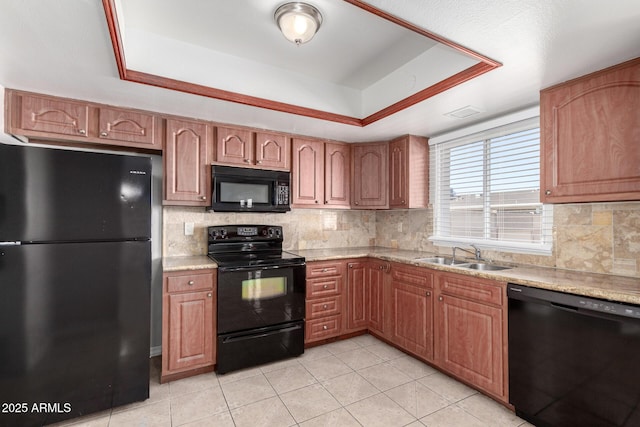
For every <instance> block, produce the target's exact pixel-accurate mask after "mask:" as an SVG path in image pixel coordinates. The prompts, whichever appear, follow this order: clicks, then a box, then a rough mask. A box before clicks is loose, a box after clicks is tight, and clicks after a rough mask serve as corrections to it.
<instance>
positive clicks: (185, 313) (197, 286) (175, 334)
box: [161, 270, 216, 382]
mask: <svg viewBox="0 0 640 427" xmlns="http://www.w3.org/2000/svg"><path fill="white" fill-rule="evenodd" d="M162 285H163V292H162V309H163V310H162V311H163V313H162V375H161V382H166V381H172V380H174V379H178V378H184V377H187V376H191V375H196V374H199V373H202V372H207V371H212V370H213V367H214V364H215V360H216V340H215V339H214V335H215V333H216V325H215V321H216V313H215V308H216V300H215V295H216V271H215V270H196V271H180V272H171V273H165V274H164V275H163V284H162Z"/></svg>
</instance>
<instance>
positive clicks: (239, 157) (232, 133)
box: [216, 127, 255, 166]
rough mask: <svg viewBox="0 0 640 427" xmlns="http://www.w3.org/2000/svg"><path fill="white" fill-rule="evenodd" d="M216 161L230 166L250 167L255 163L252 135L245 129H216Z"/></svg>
mask: <svg viewBox="0 0 640 427" xmlns="http://www.w3.org/2000/svg"><path fill="white" fill-rule="evenodd" d="M216 152H217V155H218V157H217V160H218V162H221V163H227V164H230V165H241V166H246V165H252V164H254V162H255V157H254V150H253V133H252V132H251V131H250V130H247V129H236V128H225V127H217V128H216Z"/></svg>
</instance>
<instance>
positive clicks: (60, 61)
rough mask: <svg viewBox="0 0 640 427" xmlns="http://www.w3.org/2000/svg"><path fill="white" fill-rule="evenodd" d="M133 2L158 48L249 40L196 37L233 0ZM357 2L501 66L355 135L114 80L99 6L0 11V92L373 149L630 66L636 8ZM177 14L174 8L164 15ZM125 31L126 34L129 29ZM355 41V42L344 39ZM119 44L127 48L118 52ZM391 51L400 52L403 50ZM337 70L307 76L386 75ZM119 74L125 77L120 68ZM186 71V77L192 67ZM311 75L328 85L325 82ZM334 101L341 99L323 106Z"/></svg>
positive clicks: (632, 4)
mask: <svg viewBox="0 0 640 427" xmlns="http://www.w3.org/2000/svg"><path fill="white" fill-rule="evenodd" d="M138 1H141V0H136V1H133V0H122V3H125V4H127V5H129V4H130V5H131V6H132V11H131V15H126V16H125V21H127V20H128V19H131V20H132V21H134V23H135V25H132V27H131V28H132V29H135V28H134V27H137V31H139V32H145V33H147V34H151V33H154V31H157V30H153V28H152V26H153V25H154V24H153V22H161V23H162V26H165V27H167V30H170V32H169V33H167V32H165V33H164V34H163V35H162V36H163V37H164V36H167V34H169V35H171V34H173V35H174V36H175V35H177V34H180V36H181V37H183V38H184V40H186V42H187V43H189V44H191V45H193V46H197V47H200V48H203V49H204V48H206V49H212V46H214V45H212V43H215V49H217V50H218V51H220V52H222V53H224V54H226V55H230V56H231V55H232V54H233V53H234V51H235V46H237V44H236V39H237V38H238V39H239V38H241V37H248V36H251V35H252V31H253V30H251V31H249V30H246V31H242V30H243V29H246V28H247V26H248V24H247V25H243V26H242V27H241V28H240V30H241V31H239V32H236V33H234V36H233V37H228V38H222V37H217V38H216V39H214V40H211V39H210V38H209V37H210V35H208V34H203V31H202V30H200V29H199V28H206V26H207V23H208V22H209V21H210V22H211V23H212V25H214V24H215V25H214V26H219V27H218V28H222V29H225V30H227V31H232V30H234V29H233V28H230V27H229V26H228V24H229V23H230V22H231V20H230V19H225V18H227V17H228V14H229V12H225V10H224V8H225V7H228V6H229V5H232V4H233V5H235V4H237V3H240V2H239V1H237V0H236V1H233V2H231V1H229V0H217V1H203V0H200V1H197V0H186V1H180V2H176V1H171V2H169V1H168V0H162V3H159V1H160V0H158V2H154V4H155V6H154V7H153V8H151V9H149V8H145V9H146V11H143V12H144V13H141V12H140V11H137V12H136V11H135V6H136V4H139V3H137V2H138ZM247 1H248V2H249V3H252V4H255V5H262V6H258V7H264V8H265V11H266V12H265V13H268V14H269V15H271V14H272V11H271V9H272V8H273V6H272V5H271V3H274V2H273V1H272V0H268V1H267V0H247ZM332 1H333V2H334V0H318V3H321V4H323V5H324V6H322V8H323V13H324V14H325V19H327V21H326V27H323V28H321V30H320V32H319V33H318V35H317V36H316V37H317V38H319V37H320V36H321V35H323V32H325V33H326V34H327V37H329V35H330V34H331V32H330V31H328V29H329V28H331V27H330V25H329V23H330V22H331V20H333V19H334V16H333V15H331V13H329V12H330V7H329V6H326V5H330V4H331V3H332ZM275 3H278V4H279V3H280V2H277V1H275ZM367 3H369V4H371V5H373V6H374V7H377V8H379V9H381V10H383V11H386V12H388V13H390V14H393V15H395V16H398V17H400V18H402V19H404V20H407V21H409V22H411V23H413V24H415V25H417V26H419V27H421V28H424V29H426V30H428V31H430V32H432V33H435V34H438V35H440V36H442V37H445V38H447V39H449V40H452V41H453V42H456V43H458V44H460V45H463V46H466V47H467V48H469V49H471V50H473V51H476V52H478V53H480V54H482V55H485V56H486V57H489V58H491V59H494V60H496V61H498V62H501V63H502V64H503V66H502V67H500V68H497V69H495V70H493V71H490V72H489V73H487V74H484V75H482V76H480V77H478V78H476V79H473V80H471V81H468V82H466V83H463V84H462V85H459V86H457V87H455V88H453V89H450V90H449V91H447V92H445V93H442V94H439V95H437V96H435V97H433V98H430V99H428V100H426V101H423V102H421V103H419V104H417V105H414V106H412V107H410V108H408V109H406V110H403V111H401V112H399V113H396V114H394V115H392V116H389V117H386V118H384V119H382V120H380V121H378V122H375V123H373V124H370V125H368V126H365V127H363V128H362V127H357V126H352V125H344V124H339V123H334V122H329V121H325V120H319V119H312V118H308V117H302V116H296V115H292V114H287V113H280V112H276V111H271V110H266V109H262V108H257V107H251V106H246V105H241V104H236V103H230V102H226V101H220V100H215V99H210V98H205V97H202V96H197V95H190V94H185V93H181V92H175V91H171V90H167V89H162V88H156V87H151V86H147V85H141V84H136V83H131V82H126V81H121V80H119V78H118V70H117V67H116V63H115V60H114V53H113V48H112V45H111V40H110V38H109V32H108V29H107V25H106V20H105V13H104V9H103V7H102V3H101V2H100V1H98V0H74V1H55V2H53V1H43V0H3V2H2V10H1V12H0V85H1V86H4V87H6V88H15V89H22V90H29V91H34V92H39V93H47V94H52V95H57V96H63V97H69V98H77V99H86V100H92V101H96V102H102V103H107V104H112V105H121V106H128V107H134V108H140V109H146V110H151V111H158V112H162V113H167V114H176V115H181V116H187V117H195V118H201V119H206V120H212V121H217V122H224V123H232V124H239V125H246V126H254V127H259V128H266V129H273V130H281V131H286V132H292V133H297V134H304V135H311V136H318V137H324V138H330V139H337V140H343V141H371V140H380V139H388V138H391V137H395V136H397V135H401V134H406V133H411V134H416V135H424V136H428V137H432V136H436V135H439V134H442V133H444V132H447V131H450V130H453V129H458V128H461V127H465V126H468V125H470V124H473V123H476V122H479V121H483V120H487V119H489V118H493V117H496V116H500V115H502V114H505V113H508V112H512V111H516V110H520V109H522V108H525V107H529V106H532V105H536V104H537V103H538V97H539V90H540V89H542V88H545V87H548V86H551V85H554V84H557V83H560V82H562V81H565V80H568V79H570V78H574V77H578V76H580V75H583V74H586V73H588V72H591V71H595V70H598V69H602V68H605V67H607V66H610V65H613V64H616V63H619V62H622V61H625V60H628V59H632V58H635V57H638V56H640V25H638V22H640V2H638V0H616V1H613V2H605V1H602V0H564V1H557V0H518V1H506V0H502V1H500V0H401V1H400V0H369V1H367ZM178 4H179V5H180V8H178V9H175V10H173V9H171V8H170V7H171V5H178ZM196 5H205V6H206V7H210V8H211V9H210V10H209V11H208V12H207V13H202V12H196V15H195V16H194V15H192V14H191V15H190V13H191V10H192V9H193V8H194V7H196ZM161 6H162V7H161ZM267 6H269V7H268V10H267ZM126 7H129V6H126ZM154 10H155V11H158V10H160V11H162V12H164V13H158V14H157V16H154V17H153V19H148V21H145V19H144V18H145V17H148V18H151V17H149V16H148V13H150V11H151V12H153V11H154ZM179 14H182V15H184V16H187V17H188V16H191V17H192V18H193V20H192V21H191V22H190V23H189V24H188V25H184V24H182V25H177V24H175V22H177V21H178V20H175V19H174V20H173V23H172V22H171V21H172V18H173V17H176V16H178V15H179ZM257 15H258V14H256V13H251V14H249V15H248V16H247V18H248V19H249V20H250V21H249V22H251V25H252V26H256V27H260V26H268V27H269V28H271V26H273V25H274V24H273V22H272V21H269V22H266V23H265V22H264V19H261V18H259V17H258V16H257ZM341 16H342V14H341ZM134 17H136V18H134ZM214 17H215V19H214ZM208 18H211V19H210V20H209V19H208ZM335 19H338V18H337V17H336V18H335ZM163 20H164V21H163ZM123 24H124V25H125V26H126V25H129V23H128V22H124V23H123ZM132 24H133V23H132ZM323 25H324V24H323ZM232 27H233V26H232ZM196 29H197V30H196ZM235 30H237V28H236V29H235ZM235 30H234V31H235ZM325 30H326V31H325ZM357 34H358V36H362V38H363V39H367V41H370V39H371V38H372V37H373V36H374V34H370V33H367V32H366V30H363V29H362V28H359V29H358V31H357ZM375 35H378V33H377V32H376V34H375ZM278 36H279V37H280V38H282V36H281V35H278ZM394 37H395V36H392V35H391V34H388V35H386V36H383V37H382V40H379V41H376V42H375V43H369V44H366V43H365V44H364V45H363V46H364V47H361V48H358V49H359V50H358V51H360V50H362V53H363V56H364V57H367V56H368V57H370V56H371V55H372V54H371V52H367V51H366V50H367V46H371V45H375V44H378V43H386V42H389V43H392V44H394V43H397V42H396V41H395V40H394V41H392V39H393V38H394ZM356 38H357V37H356V36H354V40H355V39H356ZM249 40H251V39H249ZM282 41H283V42H284V43H285V44H283V45H282V47H280V48H277V49H283V50H286V49H289V50H290V49H291V48H293V49H294V50H295V49H299V50H301V49H304V48H306V47H311V46H313V43H315V42H316V41H317V40H316V39H315V38H314V40H312V41H311V42H310V43H309V44H308V45H305V46H301V47H300V48H296V47H295V46H293V45H289V44H288V43H287V42H286V40H284V38H282ZM128 42H129V41H127V40H126V39H125V44H126V43H128ZM238 43H239V41H238ZM401 44H403V46H404V45H405V44H404V42H401ZM249 45H251V43H249ZM318 45H319V44H318ZM148 50H149V54H148V56H149V57H154V56H155V57H158V58H161V61H160V60H158V62H163V61H164V62H170V61H171V58H167V57H166V56H163V53H164V52H157V51H155V50H153V49H148ZM386 50H387V51H389V52H392V53H393V55H394V56H397V57H399V61H401V62H402V61H406V60H407V59H410V58H411V57H412V56H413V55H415V52H416V51H413V50H409V49H407V51H406V52H405V51H403V50H402V51H401V50H400V49H397V48H393V47H392V46H390V47H388V48H387V49H386ZM248 55H252V56H249V57H248V59H247V58H245V59H247V60H250V61H253V62H254V63H255V62H260V63H264V64H266V66H270V67H275V66H279V64H280V62H278V60H275V61H276V62H275V64H274V62H273V61H274V59H273V58H277V57H278V55H279V53H278V52H276V48H275V47H274V48H273V49H269V51H268V52H265V49H264V48H261V49H258V51H255V50H254V51H253V53H250V54H248ZM374 56H375V55H374ZM127 61H129V57H127ZM131 61H135V60H134V59H131ZM269 61H271V62H269ZM343 62H345V57H344V54H338V53H337V51H336V54H334V55H332V56H331V57H330V59H328V60H326V62H325V63H322V64H320V65H317V68H318V70H320V69H321V68H322V67H325V66H328V67H327V68H328V71H330V72H332V73H333V75H332V77H329V79H331V81H332V82H337V83H339V84H341V85H344V86H345V87H346V86H350V89H349V90H351V89H353V90H360V89H362V88H363V87H367V85H370V82H371V81H375V79H377V78H379V76H380V75H383V74H384V72H386V70H385V69H384V67H385V66H387V65H388V63H387V62H386V61H382V62H380V61H379V62H378V63H377V65H376V64H375V63H374V64H372V65H371V69H372V71H374V70H382V71H375V72H372V73H371V74H370V75H369V77H367V76H364V77H362V76H359V77H354V74H353V73H352V71H353V70H351V71H349V70H348V69H347V70H345V69H341V68H340V67H338V66H337V65H338V64H341V63H343ZM174 63H175V62H174ZM185 64H186V63H185ZM127 66H128V67H129V68H133V67H132V64H130V63H129V62H127ZM360 67H361V66H358V67H356V68H360ZM380 67H382V68H380ZM177 68H178V69H179V68H180V67H177ZM184 68H185V69H184V72H185V74H188V73H187V72H188V71H190V69H191V68H193V67H192V66H185V67H184ZM381 73H382V74H381ZM321 75H322V76H325V77H323V78H327V77H326V75H327V74H326V71H323V72H322V73H321ZM309 78H318V76H310V77H309ZM367 78H370V79H373V80H366V79H367ZM268 84H269V83H268V82H267V83H265V82H264V81H261V78H260V77H257V78H256V79H255V80H252V81H251V82H248V83H247V84H246V86H248V87H249V88H250V89H255V90H258V91H260V90H263V91H264V90H265V86H268ZM267 89H268V88H267ZM400 89H401V88H399V90H400ZM308 92H309V93H306V92H298V95H299V98H300V102H301V103H304V102H306V101H305V100H306V99H307V98H309V99H312V98H313V96H314V94H313V93H312V92H313V91H311V90H310V91H308ZM333 98H336V97H335V96H334V97H333ZM334 101H335V102H338V101H339V100H332V101H331V102H332V103H334ZM323 102H324V101H323ZM466 105H473V106H475V107H477V108H479V109H481V110H482V111H483V113H481V114H478V115H475V116H472V117H470V118H467V119H454V118H451V117H448V116H445V115H444V114H445V113H447V112H449V111H452V110H455V109H458V108H461V107H464V106H466ZM329 107H331V108H333V106H327V110H330V108H329ZM365 108H366V107H365Z"/></svg>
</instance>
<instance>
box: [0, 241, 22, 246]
mask: <svg viewBox="0 0 640 427" xmlns="http://www.w3.org/2000/svg"><path fill="white" fill-rule="evenodd" d="M20 245H22V242H0V246H20Z"/></svg>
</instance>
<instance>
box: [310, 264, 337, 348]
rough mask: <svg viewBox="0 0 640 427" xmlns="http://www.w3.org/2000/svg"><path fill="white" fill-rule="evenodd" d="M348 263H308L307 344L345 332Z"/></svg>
mask: <svg viewBox="0 0 640 427" xmlns="http://www.w3.org/2000/svg"><path fill="white" fill-rule="evenodd" d="M345 267H346V262H344V261H320V262H309V263H307V302H306V326H305V343H310V342H314V341H319V340H323V339H327V338H331V337H335V336H338V335H340V334H341V333H342V292H343V288H344V283H345V278H346V268H345Z"/></svg>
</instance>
